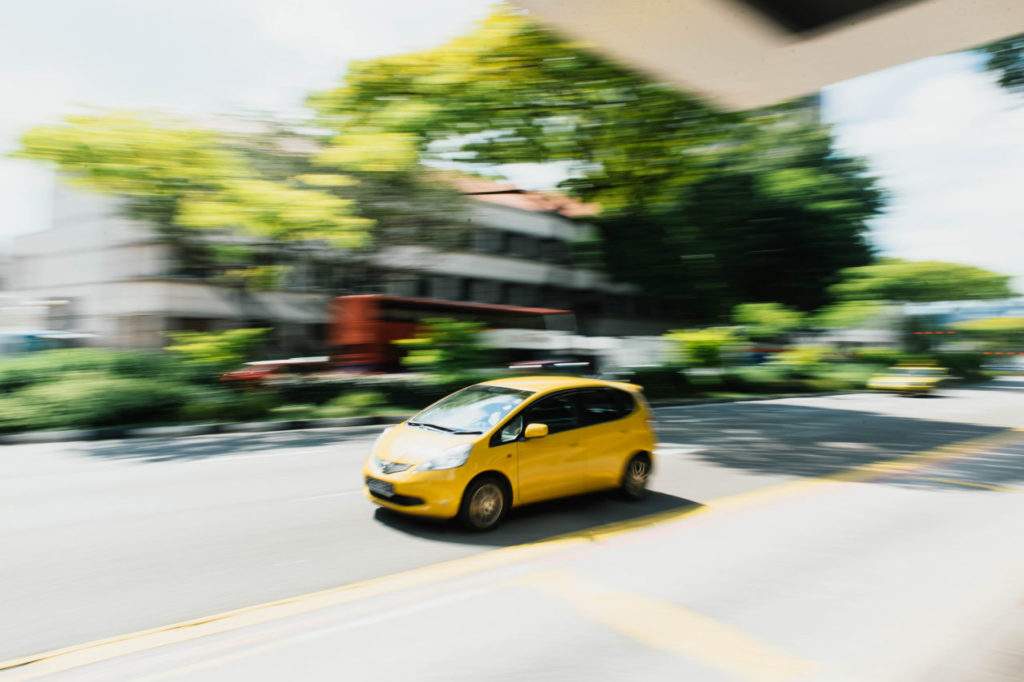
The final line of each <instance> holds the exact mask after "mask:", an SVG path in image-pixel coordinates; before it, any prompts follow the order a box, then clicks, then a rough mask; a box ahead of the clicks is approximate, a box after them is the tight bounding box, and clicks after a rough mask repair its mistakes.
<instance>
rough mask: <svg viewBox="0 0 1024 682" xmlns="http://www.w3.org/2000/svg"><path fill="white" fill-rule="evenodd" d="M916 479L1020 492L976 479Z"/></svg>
mask: <svg viewBox="0 0 1024 682" xmlns="http://www.w3.org/2000/svg"><path fill="white" fill-rule="evenodd" d="M913 480H915V481H934V482H935V483H949V484H950V485H963V486H967V487H968V488H983V489H985V490H995V491H998V492H1001V493H1015V492H1018V491H1017V490H1014V489H1013V488H1004V487H1003V486H1000V485H990V484H988V483H975V482H974V481H961V480H959V479H956V478H938V477H937V476H915V477H914V479H913Z"/></svg>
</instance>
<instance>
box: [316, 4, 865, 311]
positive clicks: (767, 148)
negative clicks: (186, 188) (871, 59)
mask: <svg viewBox="0 0 1024 682" xmlns="http://www.w3.org/2000/svg"><path fill="white" fill-rule="evenodd" d="M310 104H311V105H312V106H313V107H314V108H315V109H316V110H317V112H318V115H319V120H320V125H322V126H324V127H328V128H331V129H333V130H335V131H337V136H336V137H335V142H336V144H339V145H341V146H345V145H347V144H348V141H349V139H350V137H349V136H350V135H352V134H356V135H390V137H387V138H386V139H387V144H386V145H383V146H384V148H385V149H386V150H387V153H386V156H388V157H392V156H394V157H395V158H396V160H395V161H393V162H394V163H395V164H396V165H399V166H400V165H401V164H403V163H405V164H412V163H414V161H415V159H416V158H417V157H416V156H415V155H414V154H413V152H414V151H415V152H417V153H418V158H420V159H426V160H428V161H429V160H437V159H440V160H459V161H464V162H470V163H479V164H501V163H524V162H540V163H544V162H562V163H564V164H568V166H569V168H570V173H571V177H570V179H568V180H567V181H565V182H564V183H563V184H562V187H563V188H564V189H566V190H568V191H569V192H570V193H571V194H573V195H574V196H577V197H579V198H582V199H584V200H587V201H595V202H598V203H600V204H601V206H602V208H603V211H604V212H603V214H602V218H601V219H600V220H597V221H595V222H596V224H597V227H598V228H599V231H600V233H601V235H602V240H603V247H602V248H601V249H600V252H602V253H603V257H604V261H605V266H606V268H607V269H608V270H609V271H610V272H611V274H613V275H614V276H615V277H617V278H619V279H622V280H625V281H629V282H633V283H636V284H639V285H641V286H642V287H644V288H645V289H646V290H647V291H649V292H651V293H653V294H654V295H657V296H661V297H668V298H673V299H676V300H678V301H679V302H680V306H681V309H683V310H685V311H686V316H687V317H689V318H691V319H693V318H695V317H696V318H704V319H711V318H714V317H720V316H723V315H726V314H727V313H728V311H729V309H731V307H732V306H733V305H735V304H737V303H739V302H743V301H778V302H781V303H784V304H786V305H793V306H797V307H799V308H802V309H811V308H814V307H817V306H819V305H822V304H823V303H825V302H827V295H826V294H825V289H826V287H827V286H828V285H830V284H832V283H834V282H835V272H836V271H837V270H839V269H841V268H845V267H851V266H856V265H863V264H866V263H868V262H870V255H871V254H870V249H869V248H868V245H867V243H866V241H865V239H864V236H863V235H864V233H865V231H866V224H865V221H866V220H867V219H868V218H870V217H871V216H873V215H874V214H876V213H877V212H878V211H879V210H880V209H881V205H882V195H881V193H880V192H879V191H878V190H877V189H876V188H875V185H874V180H873V179H871V178H868V177H866V175H865V166H864V165H863V164H862V163H861V162H859V161H857V160H854V159H850V158H848V157H844V156H842V155H841V154H839V153H838V152H837V151H836V150H835V149H834V147H833V146H832V140H831V136H830V134H829V133H828V131H827V129H825V128H824V127H823V126H821V125H820V124H818V123H817V122H816V121H815V119H816V115H815V114H814V109H813V105H810V108H809V106H808V105H806V103H804V102H797V103H794V104H787V105H785V106H781V107H776V108H773V109H772V110H764V111H757V112H753V113H752V114H747V115H741V114H731V113H723V112H719V111H716V110H714V109H713V108H711V107H710V106H708V105H707V104H705V103H703V102H702V101H700V100H699V99H697V98H695V97H693V96H691V95H688V94H686V93H683V92H680V91H679V90H678V89H677V88H675V87H672V86H667V85H664V84H661V83H658V82H655V81H653V80H651V79H650V78H649V77H647V76H645V75H642V74H637V73H635V72H633V71H631V70H629V69H628V68H626V67H624V66H622V65H620V64H618V63H615V62H612V61H609V60H607V59H605V58H604V57H602V56H600V55H597V54H595V53H593V52H590V51H588V50H586V49H584V48H582V47H581V46H580V45H578V44H576V43H574V42H572V41H569V40H566V39H563V38H560V37H558V36H557V35H555V34H553V33H551V32H550V31H548V30H547V29H545V28H543V27H541V26H538V25H537V24H534V23H533V22H531V21H530V20H529V19H528V18H527V17H526V16H525V15H524V14H523V13H521V12H519V11H516V10H513V9H509V8H499V9H498V10H497V11H496V12H495V13H494V14H493V15H492V16H491V17H490V18H488V19H487V20H485V21H483V22H481V23H480V25H479V27H478V28H477V29H476V30H475V31H473V32H471V33H470V34H468V35H465V36H462V37H460V38H457V39H455V40H453V41H451V42H450V43H448V44H447V45H444V46H442V47H440V48H437V49H434V50H427V51H424V52H418V53H413V54H408V55H401V56H394V57H383V58H379V59H374V60H369V61H365V62H358V63H355V64H352V65H351V67H350V68H349V70H348V71H347V73H346V76H345V79H344V81H343V83H342V84H341V85H340V86H339V87H337V88H335V89H332V90H328V91H325V92H322V93H318V94H316V95H314V96H313V97H311V98H310ZM395 149H401V153H400V154H399V153H396V152H395V151H394V150H395ZM325 154H326V155H327V156H332V155H333V152H330V150H328V151H327V152H325ZM323 158H324V156H321V159H323ZM597 252H598V251H597V250H596V249H595V245H593V244H588V245H587V254H588V256H593V255H595V253H597Z"/></svg>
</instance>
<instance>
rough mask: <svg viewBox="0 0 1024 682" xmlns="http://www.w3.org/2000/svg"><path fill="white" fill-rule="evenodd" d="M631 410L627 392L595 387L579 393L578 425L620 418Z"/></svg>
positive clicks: (631, 400) (631, 405) (630, 399)
mask: <svg viewBox="0 0 1024 682" xmlns="http://www.w3.org/2000/svg"><path fill="white" fill-rule="evenodd" d="M632 411H633V399H632V398H631V397H630V396H629V394H627V393H624V392H622V391H617V390H615V389H611V388H609V389H596V390H593V391H583V392H582V393H581V394H580V426H592V425H594V424H603V423H605V422H610V421H614V420H616V419H621V418H622V417H625V416H626V415H627V414H629V413H630V412H632Z"/></svg>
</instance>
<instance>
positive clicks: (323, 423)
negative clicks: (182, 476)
mask: <svg viewBox="0 0 1024 682" xmlns="http://www.w3.org/2000/svg"><path fill="white" fill-rule="evenodd" d="M408 417H409V415H405V416H382V417H334V418H325V419H293V420H281V421H262V422H235V423H225V424H184V425H177V426H145V427H139V428H115V429H69V430H65V431H29V432H26V433H12V434H8V435H5V436H0V445H22V444H28V443H61V442H66V441H76V440H115V439H117V440H119V439H125V438H184V437H186V436H205V435H209V434H214V433H269V432H272V431H297V430H305V429H323V428H337V427H353V426H384V425H388V424H398V423H399V422H402V421H405V420H406V419H408Z"/></svg>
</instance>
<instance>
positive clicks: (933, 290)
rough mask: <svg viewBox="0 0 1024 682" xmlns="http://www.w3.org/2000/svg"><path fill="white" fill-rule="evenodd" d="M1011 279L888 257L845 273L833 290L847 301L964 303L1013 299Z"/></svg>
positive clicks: (969, 268)
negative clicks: (969, 300) (992, 299)
mask: <svg viewBox="0 0 1024 682" xmlns="http://www.w3.org/2000/svg"><path fill="white" fill-rule="evenodd" d="M1009 282H1010V277H1009V276H1008V275H1000V274H998V273H995V272H991V271H990V270H985V269H982V268H977V267H974V266H971V265H960V264H959V263H943V262H939V261H906V260H900V259H898V258H886V259H883V260H881V261H879V262H878V263H876V264H873V265H867V266H863V267H856V268H849V269H846V270H843V271H842V281H841V282H839V283H838V284H836V285H834V286H833V287H832V288H831V291H832V293H833V294H834V295H835V296H836V297H837V298H838V299H840V300H844V301H900V302H928V301H960V300H968V299H987V298H1009V297H1011V296H1014V295H1015V294H1014V291H1013V290H1012V289H1011V288H1010V285H1009Z"/></svg>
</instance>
